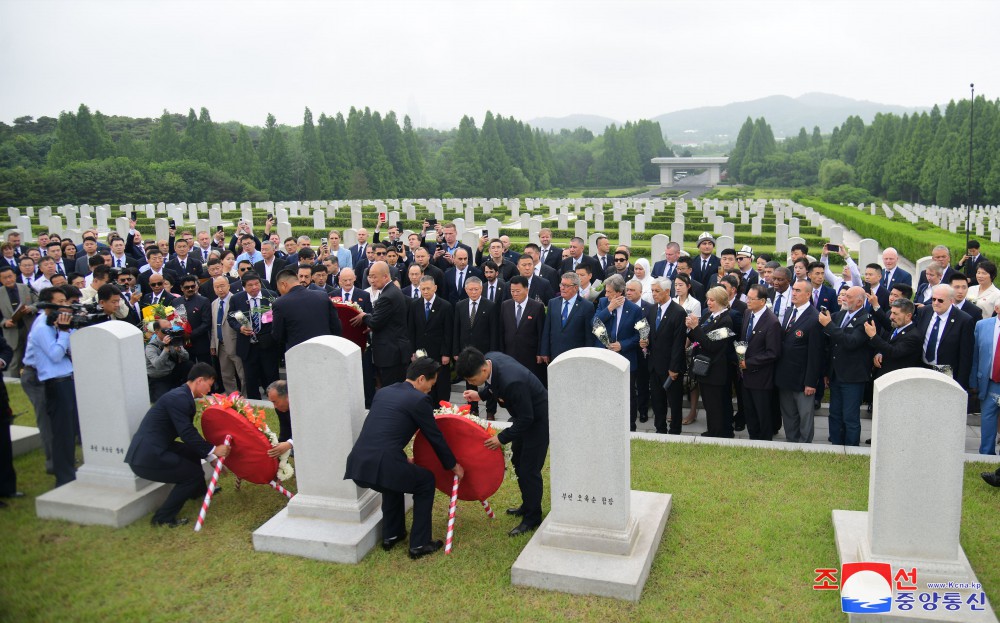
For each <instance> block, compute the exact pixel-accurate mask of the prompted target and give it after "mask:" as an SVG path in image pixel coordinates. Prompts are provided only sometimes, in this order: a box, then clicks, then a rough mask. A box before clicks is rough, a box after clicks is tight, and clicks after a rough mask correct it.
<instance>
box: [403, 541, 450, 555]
mask: <svg viewBox="0 0 1000 623" xmlns="http://www.w3.org/2000/svg"><path fill="white" fill-rule="evenodd" d="M442 547H444V542H443V541H441V539H438V540H437V541H431V542H430V543H428V544H427V545H421V546H420V547H411V548H410V558H412V559H413V560H416V559H417V558H422V557H424V556H426V555H428V554H433V553H434V552H436V551H438V550H439V549H441V548H442Z"/></svg>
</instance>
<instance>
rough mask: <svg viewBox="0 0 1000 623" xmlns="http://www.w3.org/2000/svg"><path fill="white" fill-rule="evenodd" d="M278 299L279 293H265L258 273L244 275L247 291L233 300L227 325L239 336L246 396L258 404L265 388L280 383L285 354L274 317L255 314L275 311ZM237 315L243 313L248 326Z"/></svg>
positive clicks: (233, 296)
mask: <svg viewBox="0 0 1000 623" xmlns="http://www.w3.org/2000/svg"><path fill="white" fill-rule="evenodd" d="M223 278H224V277H223ZM277 299H278V295H277V293H276V292H272V291H271V290H265V289H263V287H262V284H261V278H260V275H258V274H257V273H255V272H247V273H244V275H243V290H242V291H241V292H237V293H234V294H233V295H232V296H231V298H230V299H229V311H228V312H227V314H226V315H227V318H226V321H227V322H228V323H229V326H230V327H231V328H232V329H233V330H234V331H235V332H236V356H237V357H239V358H240V360H241V361H242V362H243V374H244V376H245V379H246V386H245V387H244V388H243V393H244V394H245V395H246V397H247V398H252V399H254V400H260V398H261V395H262V394H261V388H265V389H266V388H267V386H268V385H270V384H271V383H273V382H274V381H277V380H278V363H279V360H280V359H281V352H282V351H281V344H280V343H278V342H276V341H275V337H274V322H273V321H272V318H273V313H272V314H270V315H269V314H267V313H261V312H259V311H258V312H256V313H255V312H254V310H255V309H256V310H260V309H267V308H269V307H273V306H274V303H275V301H276V300H277ZM236 313H242V315H243V317H244V318H245V319H246V321H247V324H246V326H244V325H243V324H241V323H240V322H239V321H238V320H236V319H235V318H234V317H233V316H234V314H236Z"/></svg>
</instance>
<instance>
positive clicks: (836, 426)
mask: <svg viewBox="0 0 1000 623" xmlns="http://www.w3.org/2000/svg"><path fill="white" fill-rule="evenodd" d="M844 300H845V305H844V309H842V310H840V311H839V312H837V313H835V314H834V315H833V316H830V312H829V311H822V312H820V314H819V323H820V324H821V325H823V333H825V334H826V336H827V338H828V339H829V343H830V349H829V350H830V361H829V365H828V367H827V370H828V372H827V374H828V375H829V376H828V379H829V383H830V443H832V444H834V445H838V446H840V445H844V446H857V445H859V444H860V443H861V400H862V399H863V398H864V394H865V385H866V384H867V383H868V381H869V379H871V369H872V356H873V354H874V353H873V351H872V348H871V344H870V343H869V341H868V334H867V333H865V323H866V322H868V320H869V315H868V311H867V310H866V309H865V300H866V297H865V291H864V289H863V288H861V287H859V286H851V287H850V288H848V290H847V292H846V294H844Z"/></svg>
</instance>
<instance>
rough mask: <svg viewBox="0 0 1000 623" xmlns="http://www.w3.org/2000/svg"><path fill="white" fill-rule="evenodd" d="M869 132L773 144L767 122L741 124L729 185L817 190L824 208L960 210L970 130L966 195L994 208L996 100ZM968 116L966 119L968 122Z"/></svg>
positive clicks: (854, 128)
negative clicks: (895, 205)
mask: <svg viewBox="0 0 1000 623" xmlns="http://www.w3.org/2000/svg"><path fill="white" fill-rule="evenodd" d="M969 102H970V100H962V101H960V102H958V103H956V102H954V101H953V102H951V103H949V104H948V105H947V106H946V107H945V109H944V112H943V113H942V112H941V109H940V108H939V107H938V106H935V107H934V108H933V109H931V111H930V112H924V113H920V114H919V115H918V114H913V115H903V116H902V117H900V116H898V115H893V114H879V115H876V116H875V119H874V120H873V121H872V123H871V124H870V125H867V126H866V125H865V123H864V122H863V121H862V120H861V119H860V118H859V117H849V118H848V119H847V120H846V121H845V122H844V123H843V124H842V125H841V126H840V127H837V128H834V129H833V133H832V134H831V135H830V136H828V137H822V136H820V131H819V128H814V129H813V132H812V134H811V135H810V134H808V133H807V132H806V130H805V128H803V129H802V130H801V131H800V132H799V135H798V137H796V138H793V139H789V140H786V141H784V142H781V143H777V142H775V140H774V135H773V134H772V132H771V128H770V127H769V126H768V124H767V122H766V121H765V120H764V119H763V118H761V119H757V120H756V121H754V120H752V119H747V120H746V122H745V123H744V124H743V127H742V128H741V129H740V133H739V136H738V137H737V139H736V145H735V146H734V147H733V149H732V152H731V153H730V156H729V179H730V180H732V181H737V182H742V183H746V184H756V185H759V186H782V187H807V186H818V187H819V189H820V190H821V193H822V194H823V196H824V198H825V199H826V200H828V201H833V202H840V201H844V202H847V201H854V202H858V201H869V200H871V198H873V197H880V198H885V199H888V200H893V201H897V200H898V201H911V202H920V203H926V204H931V203H936V204H938V205H942V206H955V205H959V204H964V203H966V201H967V200H968V197H967V195H968V186H969V184H968V182H969V129H970V123H972V134H973V141H972V194H971V200H972V202H973V203H977V204H993V205H996V204H1000V101H996V100H995V101H992V102H991V101H988V100H986V99H985V98H983V97H978V98H976V102H975V109H974V111H972V109H971V107H970V105H969ZM970 112H972V115H970Z"/></svg>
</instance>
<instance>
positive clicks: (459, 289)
mask: <svg viewBox="0 0 1000 623" xmlns="http://www.w3.org/2000/svg"><path fill="white" fill-rule="evenodd" d="M452 263H453V264H454V265H453V266H451V267H449V268H448V269H447V270H445V271H444V298H445V299H446V300H447V301H448V302H449V303H451V304H452V305H455V304H456V303H458V302H459V301H460V300H462V299H464V298H465V297H466V296H467V295H466V294H465V280H466V279H468V278H469V277H479V278H480V279H482V278H483V273H482V272H480V270H479V269H478V268H476V267H475V266H470V265H469V252H468V251H466V250H465V247H459V248H457V249H455V254H454V256H452Z"/></svg>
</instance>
